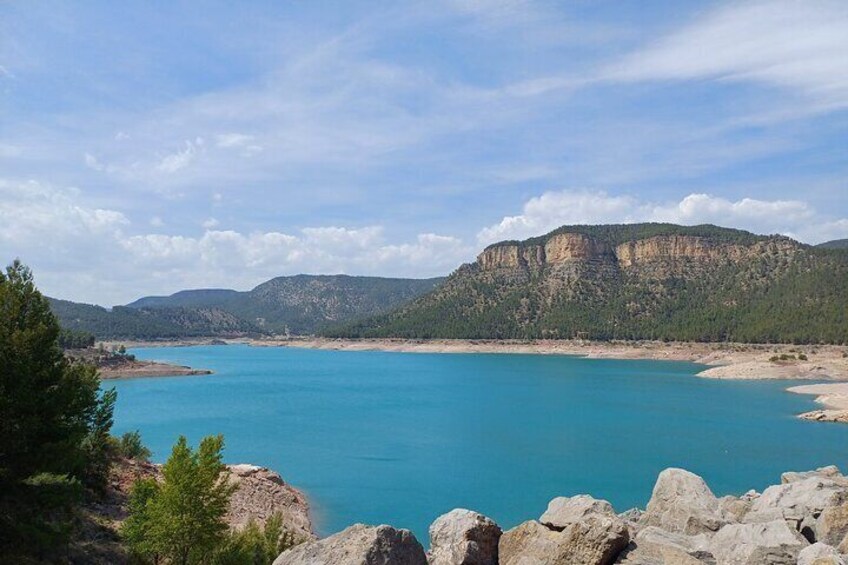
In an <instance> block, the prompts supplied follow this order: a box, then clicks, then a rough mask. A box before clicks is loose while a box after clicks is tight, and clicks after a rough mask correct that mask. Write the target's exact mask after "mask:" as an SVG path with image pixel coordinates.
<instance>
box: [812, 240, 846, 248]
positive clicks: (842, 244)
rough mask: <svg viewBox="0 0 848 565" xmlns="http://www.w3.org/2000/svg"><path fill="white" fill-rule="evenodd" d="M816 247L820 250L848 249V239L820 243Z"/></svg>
mask: <svg viewBox="0 0 848 565" xmlns="http://www.w3.org/2000/svg"><path fill="white" fill-rule="evenodd" d="M816 247H818V248H820V249H848V239H834V240H833V241H825V242H824V243H819V244H818V245H816Z"/></svg>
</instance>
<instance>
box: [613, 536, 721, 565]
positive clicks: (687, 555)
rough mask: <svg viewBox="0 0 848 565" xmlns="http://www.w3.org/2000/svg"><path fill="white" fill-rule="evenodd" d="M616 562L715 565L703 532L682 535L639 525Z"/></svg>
mask: <svg viewBox="0 0 848 565" xmlns="http://www.w3.org/2000/svg"><path fill="white" fill-rule="evenodd" d="M616 563H617V564H620V565H715V564H716V561H715V557H713V554H712V553H711V552H710V550H709V539H708V538H707V536H706V534H700V535H697V536H685V535H683V534H675V533H672V532H667V531H665V530H661V529H659V528H657V527H654V526H647V527H646V528H643V529H642V530H641V531H640V532H639V533H638V534H637V535H636V538H635V539H634V540H632V541H631V542H630V545H628V546H627V549H626V550H625V551H624V552H623V553H622V554H621V555H620V556H619V558H618V560H617V561H616Z"/></svg>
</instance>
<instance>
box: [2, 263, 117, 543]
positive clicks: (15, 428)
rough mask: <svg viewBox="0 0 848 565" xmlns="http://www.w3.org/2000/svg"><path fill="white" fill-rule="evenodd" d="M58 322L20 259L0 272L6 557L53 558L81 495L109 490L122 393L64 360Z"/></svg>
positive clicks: (87, 369) (90, 371)
mask: <svg viewBox="0 0 848 565" xmlns="http://www.w3.org/2000/svg"><path fill="white" fill-rule="evenodd" d="M59 334H60V330H59V324H58V323H57V321H56V318H55V317H54V315H53V314H52V313H51V311H50V306H49V304H48V302H47V300H46V299H45V298H44V297H43V296H42V295H41V293H40V292H38V290H37V289H36V287H35V284H34V283H33V280H32V274H31V273H30V271H29V269H27V268H26V267H25V266H23V265H22V264H21V263H20V262H19V261H15V262H14V263H13V264H12V265H10V266H9V267H8V268H7V269H6V273H5V274H2V273H0V414H2V417H1V418H0V555H4V556H6V557H9V558H10V559H11V558H13V557H14V556H16V555H18V554H20V553H22V552H28V551H37V552H39V553H41V554H43V555H47V554H50V552H52V551H54V550H55V549H56V548H57V547H58V546H59V544H61V543H62V542H63V541H65V540H66V539H67V536H68V533H69V531H70V518H71V512H72V510H73V506H74V505H75V503H77V502H78V501H79V499H80V497H81V496H82V494H83V492H84V489H85V488H89V489H94V490H96V489H99V488H101V487H102V486H103V485H104V482H105V473H104V469H108V459H109V457H110V456H111V451H110V447H111V442H110V437H109V430H110V428H111V426H112V411H113V408H114V404H115V398H116V394H115V391H114V390H108V391H105V392H102V393H101V392H100V391H99V386H100V381H99V379H98V377H97V374H96V372H95V370H94V368H93V367H90V366H87V365H83V364H77V363H72V362H70V361H68V360H67V359H66V358H65V356H64V355H63V353H62V349H61V348H60V346H59Z"/></svg>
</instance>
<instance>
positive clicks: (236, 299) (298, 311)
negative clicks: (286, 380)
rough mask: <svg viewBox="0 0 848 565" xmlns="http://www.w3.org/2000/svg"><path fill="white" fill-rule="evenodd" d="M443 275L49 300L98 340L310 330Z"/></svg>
mask: <svg viewBox="0 0 848 565" xmlns="http://www.w3.org/2000/svg"><path fill="white" fill-rule="evenodd" d="M441 281H442V279H426V280H416V279H388V278H379V277H350V276H345V275H334V276H311V275H298V276H294V277H278V278H275V279H272V280H270V281H267V282H265V283H263V284H261V285H259V286H257V287H256V288H254V289H253V290H251V291H249V292H237V291H234V290H217V289H209V290H188V291H182V292H178V293H176V294H174V295H171V296H151V297H147V298H142V299H139V300H137V301H135V302H133V303H132V304H129V305H128V306H116V307H114V308H112V309H111V310H107V309H105V308H102V307H100V306H92V305H89V304H78V303H75V302H68V301H65V300H55V299H52V300H51V306H52V308H53V311H54V313H55V314H56V315H57V316H58V317H59V319H60V320H61V323H62V326H63V327H65V328H67V329H68V330H75V331H86V332H90V333H92V334H94V335H96V336H97V337H98V338H100V339H106V338H111V339H114V338H118V339H121V338H129V339H168V338H181V337H198V336H203V337H215V336H217V337H228V336H241V335H259V334H268V333H285V332H290V333H293V334H309V333H312V332H314V331H316V330H318V329H319V328H322V327H324V326H326V325H327V324H328V323H329V322H330V321H333V322H335V321H341V320H350V319H354V318H357V317H362V316H367V315H373V314H379V313H382V312H386V311H388V310H390V309H392V308H394V307H397V306H399V305H401V304H404V303H406V302H408V301H410V300H412V299H414V298H416V297H418V296H421V295H422V294H424V293H426V292H429V291H430V290H432V289H433V288H434V287H435V286H436V285H437V284H438V283H440V282H441Z"/></svg>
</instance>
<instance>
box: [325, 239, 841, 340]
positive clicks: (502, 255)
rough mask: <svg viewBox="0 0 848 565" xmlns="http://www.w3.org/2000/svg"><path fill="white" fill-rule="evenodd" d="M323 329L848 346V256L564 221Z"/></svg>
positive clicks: (354, 333)
mask: <svg viewBox="0 0 848 565" xmlns="http://www.w3.org/2000/svg"><path fill="white" fill-rule="evenodd" d="M325 334H326V335H329V336H336V337H404V338H493V339H503V338H519V339H521V338H573V337H585V338H591V339H602V340H609V339H665V340H691V341H743V342H793V341H794V342H803V343H808V342H814V343H815V342H828V343H848V253H846V252H844V251H838V250H837V251H834V250H827V249H819V248H813V247H810V246H807V245H802V244H800V243H798V242H796V241H793V240H791V239H789V238H786V237H782V236H761V235H755V234H752V233H749V232H745V231H740V230H732V229H726V228H720V227H716V226H712V225H702V226H677V225H673V224H628V225H601V226H563V227H561V228H559V229H557V230H554V231H552V232H550V233H548V234H546V235H544V236H541V237H536V238H531V239H528V240H525V241H504V242H501V243H496V244H494V245H490V246H489V247H487V248H486V249H484V250H483V252H482V253H480V255H479V256H478V257H477V261H476V262H474V263H471V264H466V265H462V266H461V267H460V268H459V269H457V270H456V271H455V272H454V273H453V274H451V276H450V277H448V279H447V280H446V281H445V282H444V283H443V284H442V285H441V286H439V287H438V288H437V289H436V290H435V291H434V292H432V293H430V294H427V295H424V296H422V297H421V298H418V299H417V300H415V301H413V302H411V303H410V304H408V305H406V306H403V307H401V308H399V309H398V310H396V311H394V312H391V313H389V314H386V315H381V316H374V317H371V318H369V319H367V320H363V321H356V322H352V323H349V324H346V325H341V326H338V327H335V328H332V329H331V330H329V331H327V332H325Z"/></svg>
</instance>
